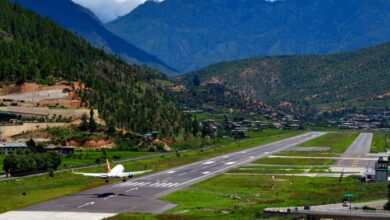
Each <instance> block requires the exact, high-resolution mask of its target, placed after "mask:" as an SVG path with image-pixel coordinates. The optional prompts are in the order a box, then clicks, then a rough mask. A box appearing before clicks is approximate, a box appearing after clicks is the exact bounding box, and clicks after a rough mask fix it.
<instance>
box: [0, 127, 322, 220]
mask: <svg viewBox="0 0 390 220" xmlns="http://www.w3.org/2000/svg"><path fill="white" fill-rule="evenodd" d="M323 134H325V133H324V132H312V133H307V134H303V135H299V136H296V137H292V138H288V139H284V140H281V141H278V142H275V143H271V144H267V145H263V146H259V147H256V148H251V149H248V150H244V151H240V152H236V153H231V154H227V155H224V156H219V157H215V158H212V159H209V160H206V161H201V162H196V163H193V164H189V165H186V166H181V167H178V168H175V169H170V170H167V171H163V172H159V173H156V174H151V175H147V176H144V177H139V178H136V179H134V180H132V181H128V182H126V183H115V184H111V185H106V186H103V187H99V188H95V189H92V190H88V191H85V192H81V193H77V194H73V195H70V196H66V197H62V198H60V199H56V200H53V201H49V202H45V203H41V204H38V205H35V206H31V207H27V208H24V209H22V210H20V211H13V212H8V213H5V214H3V215H0V219H26V216H27V215H31V214H34V213H37V212H38V213H39V215H36V214H35V215H32V216H37V217H36V218H33V219H34V220H37V219H45V217H49V218H50V219H79V217H78V216H77V214H75V213H83V214H84V217H83V220H86V219H99V218H101V215H99V216H95V215H94V214H93V213H101V214H103V216H104V215H105V216H110V215H114V214H116V213H123V212H144V213H145V212H147V213H162V212H164V211H166V210H168V209H171V208H173V207H174V206H175V205H173V204H170V203H167V202H164V201H161V200H159V199H158V198H159V197H160V196H162V195H166V194H168V193H171V192H174V191H177V190H179V189H182V188H184V187H186V186H189V185H191V184H194V183H197V182H200V181H202V180H205V179H208V178H210V177H212V176H215V175H217V174H220V173H223V172H225V171H227V170H229V169H232V168H235V167H238V166H241V165H242V164H246V163H250V162H252V161H254V160H257V159H259V158H262V157H266V156H268V155H271V154H273V153H276V152H279V151H281V150H285V149H287V148H290V147H293V146H295V145H298V144H301V143H303V142H305V141H308V140H310V139H313V138H316V137H318V136H321V135H323ZM53 212H55V214H56V215H53ZM61 213H62V214H61ZM86 213H90V215H89V217H87V216H85V214H86ZM38 216H39V217H38ZM54 216H55V217H54ZM65 216H66V217H65Z"/></svg>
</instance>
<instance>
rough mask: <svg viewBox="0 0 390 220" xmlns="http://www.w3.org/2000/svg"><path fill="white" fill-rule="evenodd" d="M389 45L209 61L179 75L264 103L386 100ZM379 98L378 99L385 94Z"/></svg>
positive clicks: (386, 102) (186, 80)
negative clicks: (210, 62) (219, 85)
mask: <svg viewBox="0 0 390 220" xmlns="http://www.w3.org/2000/svg"><path fill="white" fill-rule="evenodd" d="M389 63H390V43H385V44H381V45H377V46H373V47H369V48H364V49H360V50H357V51H354V52H345V53H340V54H333V55H317V56H314V55H300V56H277V57H259V58H252V59H244V60H237V61H231V62H222V63H219V64H213V65H210V66H208V67H206V68H204V69H201V70H199V71H195V72H192V73H190V74H188V75H183V76H180V77H177V79H178V80H179V81H181V82H183V83H185V84H186V85H191V84H192V80H193V78H194V77H195V76H196V77H198V78H199V81H200V83H201V84H202V85H207V84H208V83H213V84H215V83H219V84H221V85H224V86H226V87H227V88H228V89H231V90H233V91H236V92H238V93H240V94H245V95H247V96H249V97H250V98H253V99H256V100H260V101H264V102H267V103H279V102H283V101H288V102H293V103H297V104H301V105H316V106H343V105H353V106H364V105H365V104H367V105H374V104H376V105H379V107H386V105H387V106H388V105H389V104H390V103H389V102H390V99H389V97H388V96H387V95H384V94H387V93H388V92H390V86H389V85H390V68H389V65H388V64H389ZM383 95H384V97H382V98H380V99H379V98H378V97H381V96H383ZM378 103H379V104H378Z"/></svg>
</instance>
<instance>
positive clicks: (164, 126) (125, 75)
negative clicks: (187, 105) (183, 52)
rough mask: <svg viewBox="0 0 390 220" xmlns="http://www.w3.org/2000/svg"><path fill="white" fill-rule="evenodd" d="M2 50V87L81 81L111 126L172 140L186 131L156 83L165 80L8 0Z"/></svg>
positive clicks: (1, 21)
mask: <svg viewBox="0 0 390 220" xmlns="http://www.w3.org/2000/svg"><path fill="white" fill-rule="evenodd" d="M0 48H1V49H0V82H3V83H6V82H10V83H11V82H16V83H19V84H20V83H23V82H28V81H39V82H45V81H48V79H50V78H63V79H65V80H68V81H81V82H83V83H85V84H86V86H87V89H84V90H83V91H80V93H81V94H80V95H81V97H82V98H83V102H84V103H85V105H87V106H92V107H97V108H98V110H99V113H100V116H102V117H103V118H104V119H105V120H106V121H107V123H108V125H110V126H115V127H118V128H126V129H131V130H133V131H136V132H146V131H150V130H160V131H161V133H162V134H163V135H166V136H168V135H173V134H176V133H178V132H180V130H181V128H183V127H184V124H185V121H186V120H182V117H183V116H182V114H181V113H180V111H179V110H178V109H177V107H176V105H175V104H174V103H173V102H172V101H171V100H170V98H169V97H168V96H167V95H166V94H165V93H164V92H163V89H161V88H160V87H158V86H157V85H154V83H152V79H155V78H164V77H165V76H163V75H162V74H160V73H158V72H157V71H155V70H153V69H150V68H147V67H144V66H135V65H134V66H129V65H127V64H125V63H124V62H122V61H120V60H119V59H117V58H116V57H113V56H110V55H107V54H106V53H105V52H104V51H103V50H99V49H95V48H94V47H92V46H91V45H89V44H88V43H86V42H85V41H84V40H82V39H81V38H78V37H75V36H74V35H73V34H72V33H71V32H68V31H66V30H64V29H62V28H61V27H60V26H59V25H57V24H55V23H53V22H51V21H50V20H48V19H46V18H42V17H39V16H38V15H36V14H35V13H33V12H30V11H28V10H25V9H23V8H22V7H21V6H19V5H16V4H13V3H11V2H9V1H8V0H0Z"/></svg>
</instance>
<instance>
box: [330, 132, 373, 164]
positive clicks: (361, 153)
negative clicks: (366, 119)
mask: <svg viewBox="0 0 390 220" xmlns="http://www.w3.org/2000/svg"><path fill="white" fill-rule="evenodd" d="M372 138H373V134H372V133H361V134H360V135H359V136H358V137H357V138H356V140H355V141H354V142H353V143H352V144H351V145H350V146H349V147H348V149H347V150H346V151H345V152H344V154H343V156H342V157H345V158H349V159H341V160H338V161H337V163H336V164H335V165H334V166H332V168H331V169H337V168H352V169H353V168H364V169H366V168H372V167H373V166H374V164H375V161H374V160H363V159H360V160H359V158H368V157H370V156H368V155H367V154H368V153H370V149H371V142H372ZM351 157H353V158H354V159H351Z"/></svg>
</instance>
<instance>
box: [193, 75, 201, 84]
mask: <svg viewBox="0 0 390 220" xmlns="http://www.w3.org/2000/svg"><path fill="white" fill-rule="evenodd" d="M192 85H193V86H196V87H198V86H200V79H199V76H198V75H195V76H194V77H193V78H192Z"/></svg>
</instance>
